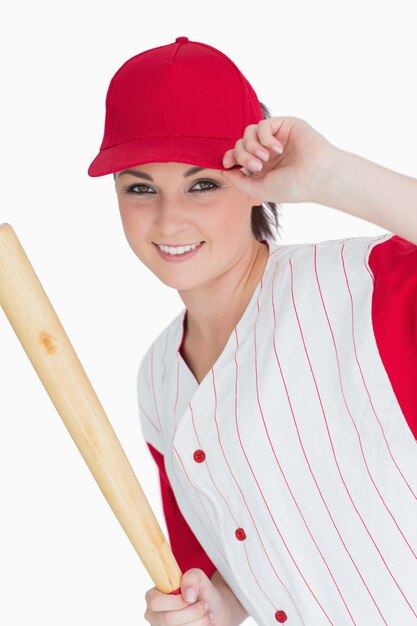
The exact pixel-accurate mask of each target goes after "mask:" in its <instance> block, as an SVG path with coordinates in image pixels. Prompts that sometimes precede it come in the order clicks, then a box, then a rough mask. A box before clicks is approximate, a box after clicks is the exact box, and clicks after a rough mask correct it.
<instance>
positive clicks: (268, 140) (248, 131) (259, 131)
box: [223, 118, 283, 172]
mask: <svg viewBox="0 0 417 626" xmlns="http://www.w3.org/2000/svg"><path fill="white" fill-rule="evenodd" d="M270 119H271V118H268V119H265V120H261V121H260V122H259V123H258V124H249V126H247V127H246V128H245V130H244V133H243V137H242V138H241V139H238V140H237V141H236V144H235V147H234V148H233V149H231V150H227V151H226V152H225V154H224V157H223V166H224V167H226V168H230V167H232V166H233V165H235V164H236V163H239V164H240V165H243V166H244V167H246V168H247V169H249V170H250V171H251V172H260V171H262V167H263V163H266V162H267V161H269V159H270V150H272V151H273V152H272V154H273V155H274V156H276V154H282V152H283V146H282V144H281V142H280V141H278V140H277V138H276V137H275V136H274V135H273V130H274V125H272V124H270V123H268V122H269V121H270Z"/></svg>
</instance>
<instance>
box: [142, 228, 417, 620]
mask: <svg viewBox="0 0 417 626" xmlns="http://www.w3.org/2000/svg"><path fill="white" fill-rule="evenodd" d="M392 236H393V235H392V234H391V233H388V234H385V235H382V236H378V237H354V238H351V239H340V240H329V241H323V242H320V243H317V244H293V245H281V244H278V243H275V242H273V241H268V246H269V257H268V260H267V264H266V266H265V269H264V273H263V276H262V279H261V281H260V282H259V284H258V286H257V288H256V289H255V291H254V293H253V295H252V298H251V300H250V302H249V304H248V306H247V308H246V309H245V311H244V313H243V315H242V317H241V319H240V320H239V322H238V324H237V326H236V327H235V329H234V330H233V332H232V333H231V335H230V337H229V339H228V342H227V344H226V346H225V348H224V350H223V352H222V353H221V355H220V356H219V358H218V359H217V361H216V362H215V364H214V365H213V367H212V368H211V370H210V371H209V372H208V374H207V375H206V376H205V378H204V379H203V380H202V382H201V384H198V383H197V381H196V379H195V377H194V375H193V374H192V372H191V371H190V369H189V368H188V366H187V364H186V362H185V361H184V359H183V358H182V356H181V353H180V351H179V347H180V345H181V343H182V338H183V330H184V329H183V320H184V315H185V309H183V310H182V311H181V313H180V314H179V315H178V316H177V317H176V318H175V319H174V320H173V321H172V322H171V323H170V324H169V325H168V326H167V327H166V328H165V330H164V331H163V332H162V333H161V334H160V335H159V336H158V337H157V338H156V339H155V341H154V342H153V343H152V344H151V346H150V347H149V349H148V350H147V352H146V353H145V355H144V357H143V359H142V361H141V364H140V368H139V374H138V397H139V405H140V419H141V428H142V432H143V435H144V437H145V440H146V441H147V442H149V443H150V444H151V445H152V446H154V447H155V448H156V449H157V450H158V451H159V452H160V453H161V454H163V455H164V459H165V468H166V472H167V475H168V477H169V480H170V483H171V485H172V488H173V490H174V493H175V497H176V499H177V502H178V505H179V507H180V509H181V512H182V514H183V516H184V518H185V519H186V520H187V522H188V524H189V525H190V527H191V528H192V530H193V532H194V534H195V536H196V537H197V538H198V540H199V542H200V543H201V545H202V546H203V548H204V550H205V551H206V553H207V555H208V556H209V557H210V559H211V560H212V561H213V563H215V564H216V566H217V569H218V570H219V572H220V573H221V575H222V576H223V578H224V579H225V581H226V582H227V583H228V585H229V586H230V588H231V589H232V591H233V592H234V593H235V595H236V596H237V598H238V599H239V601H240V602H241V604H242V605H243V606H244V607H245V609H246V610H247V612H248V613H249V615H251V616H252V617H253V618H254V619H255V620H256V621H257V623H258V624H260V625H261V626H268V625H273V624H276V623H277V621H281V622H282V621H286V626H323V625H326V624H333V625H334V626H351V625H357V626H377V625H378V626H379V625H380V624H381V625H384V624H385V625H387V626H416V624H417V446H416V442H415V440H414V437H413V435H412V433H411V430H410V429H409V427H408V425H407V423H406V421H405V418H404V414H403V413H402V411H401V408H400V406H399V404H398V401H397V399H396V396H395V394H394V391H393V389H392V386H391V383H390V380H389V378H388V375H387V373H386V370H385V368H384V365H383V363H382V361H381V358H380V354H379V351H378V348H377V345H376V342H375V336H374V333H373V330H372V320H371V298H372V291H373V275H372V272H371V270H370V268H369V265H368V262H367V260H368V258H369V254H370V251H371V250H372V248H373V247H374V246H376V245H378V244H380V243H382V242H384V241H386V240H387V239H389V238H390V237H392ZM277 615H278V617H277ZM282 615H283V616H284V617H283V618H282V619H281V618H280V617H279V616H282Z"/></svg>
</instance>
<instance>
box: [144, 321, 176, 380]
mask: <svg viewBox="0 0 417 626" xmlns="http://www.w3.org/2000/svg"><path fill="white" fill-rule="evenodd" d="M183 316H184V309H183V310H181V311H180V313H178V315H176V316H175V317H174V319H173V320H172V321H171V322H169V324H167V326H166V327H165V328H164V329H163V330H162V331H161V332H160V333H159V334H158V335H157V336H156V337H155V339H153V341H152V342H151V343H150V344H148V346H147V347H146V348H145V352H144V353H143V356H142V358H141V360H140V363H139V368H138V374H137V380H138V385H140V384H143V383H145V384H147V385H148V387H149V385H150V380H151V377H152V376H154V374H155V371H156V370H157V368H158V364H160V363H161V362H162V361H163V360H164V359H165V357H166V355H167V354H170V352H171V351H172V349H173V348H174V346H175V342H176V340H177V337H178V331H179V329H180V326H181V320H182V319H183Z"/></svg>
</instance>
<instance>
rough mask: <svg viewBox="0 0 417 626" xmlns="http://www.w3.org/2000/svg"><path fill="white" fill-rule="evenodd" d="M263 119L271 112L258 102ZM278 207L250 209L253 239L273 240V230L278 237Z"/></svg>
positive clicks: (265, 204)
mask: <svg viewBox="0 0 417 626" xmlns="http://www.w3.org/2000/svg"><path fill="white" fill-rule="evenodd" d="M260 105H261V108H262V112H263V114H264V118H265V119H266V118H268V117H271V112H270V110H269V109H268V107H267V106H266V104H264V103H263V102H260ZM278 207H280V208H282V207H281V205H280V204H277V203H276V202H263V203H262V204H259V205H258V206H253V207H252V213H251V226H252V233H253V236H254V237H255V239H257V240H258V241H261V240H262V239H272V240H275V236H274V232H273V229H275V230H276V233H277V234H278V235H279V229H280V228H281V225H280V223H279V220H278V214H279V211H278Z"/></svg>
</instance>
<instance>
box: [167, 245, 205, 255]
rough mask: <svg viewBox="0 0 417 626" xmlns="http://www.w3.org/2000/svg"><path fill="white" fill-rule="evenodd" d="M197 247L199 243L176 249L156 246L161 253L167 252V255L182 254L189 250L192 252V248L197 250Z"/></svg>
mask: <svg viewBox="0 0 417 626" xmlns="http://www.w3.org/2000/svg"><path fill="white" fill-rule="evenodd" d="M157 245H158V244H157ZM199 245H200V243H195V244H193V245H191V246H178V247H176V248H172V247H171V246H160V245H158V248H160V249H161V250H162V251H163V252H168V253H169V254H184V252H189V251H190V250H194V248H197V246H199Z"/></svg>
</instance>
